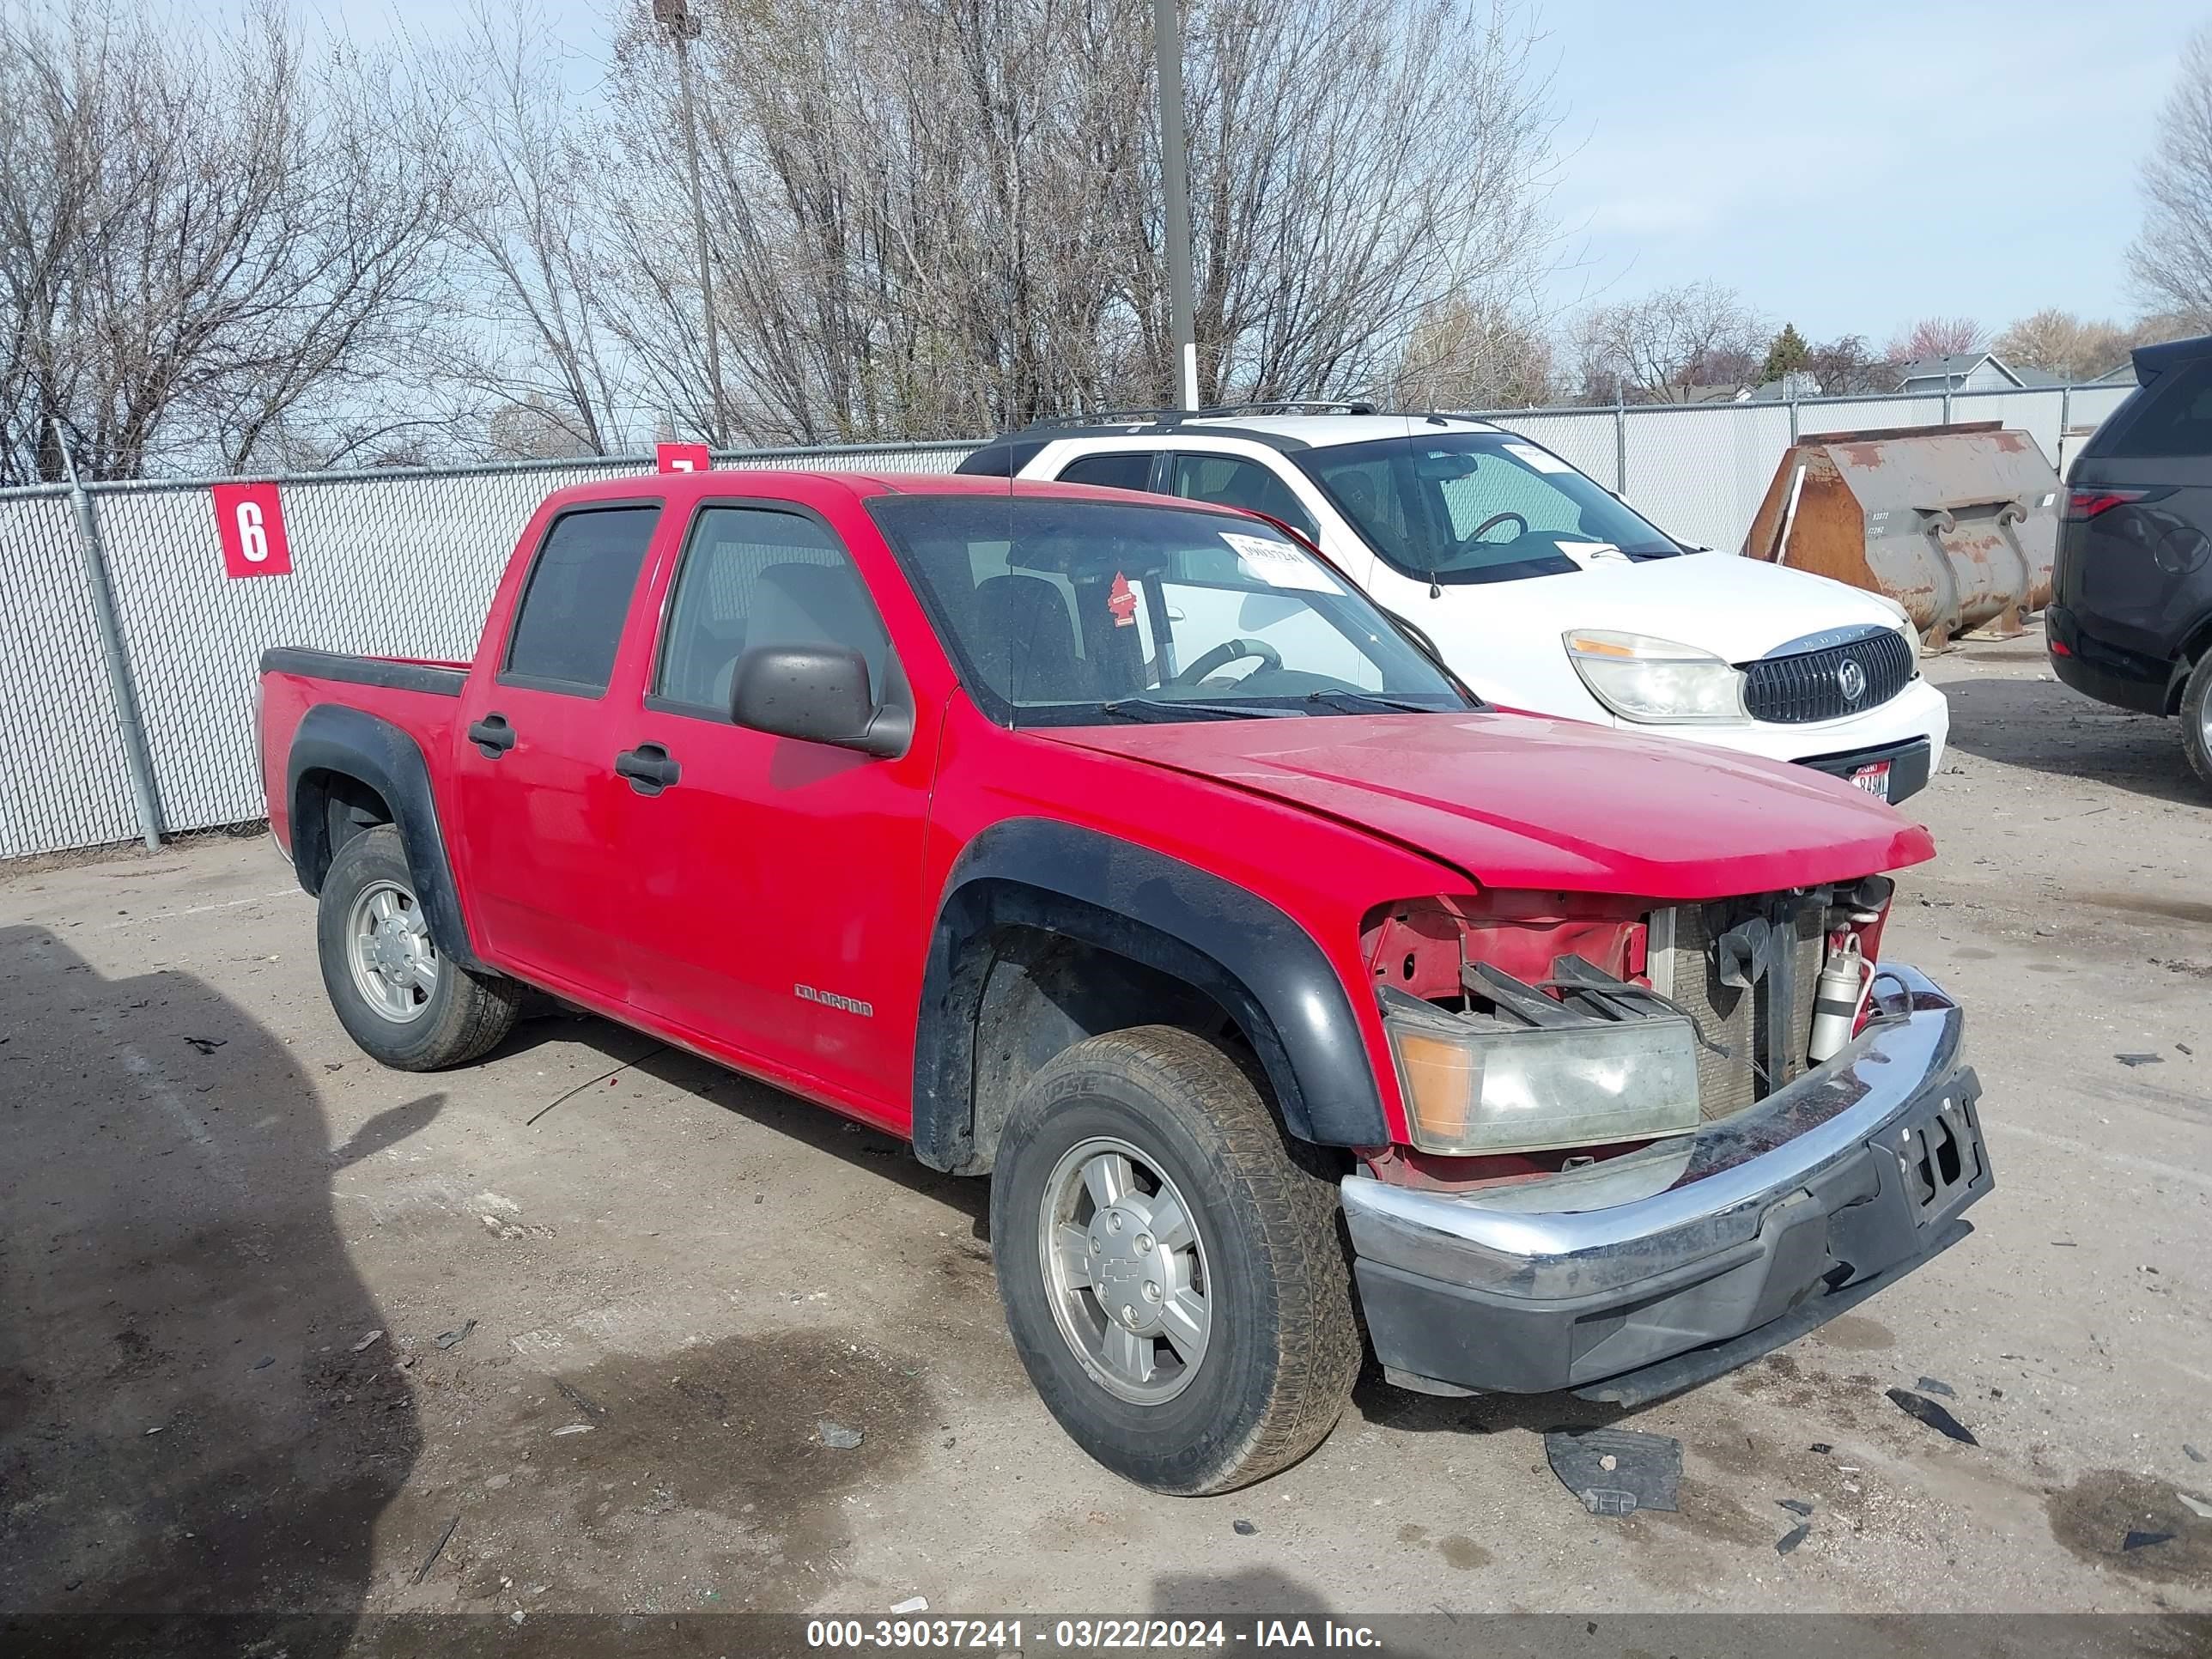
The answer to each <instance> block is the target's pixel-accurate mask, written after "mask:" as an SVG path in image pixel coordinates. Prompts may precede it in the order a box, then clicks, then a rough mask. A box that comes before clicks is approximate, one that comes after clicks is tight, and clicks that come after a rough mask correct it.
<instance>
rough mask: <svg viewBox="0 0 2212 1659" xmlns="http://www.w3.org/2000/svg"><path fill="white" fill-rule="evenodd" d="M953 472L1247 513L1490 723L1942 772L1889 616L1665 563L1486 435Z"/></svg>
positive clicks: (1192, 446) (1265, 440) (1041, 458)
mask: <svg viewBox="0 0 2212 1659" xmlns="http://www.w3.org/2000/svg"><path fill="white" fill-rule="evenodd" d="M1324 410H1326V411H1328V412H1322V411H1324ZM1307 411H1314V412H1307ZM959 470H960V471H963V472H969V473H987V474H991V475H994V476H1000V477H1022V478H1057V479H1060V480H1062V481H1064V482H1066V483H1089V484H1103V485H1107V486H1109V487H1113V488H1117V489H1139V490H1146V491H1150V492H1152V493H1155V494H1160V495H1183V496H1188V497H1191V498H1193V499H1194V500H1198V501H1219V502H1225V503H1227V504H1228V505H1231V506H1233V507H1248V508H1249V509H1251V510H1252V511H1254V512H1257V513H1265V514H1266V515H1267V517H1269V518H1271V519H1274V520H1279V522H1281V523H1282V524H1284V525H1286V526H1289V527H1290V528H1291V529H1292V530H1295V531H1297V532H1298V533H1299V534H1301V535H1303V536H1304V537H1306V538H1308V539H1309V540H1310V541H1312V542H1313V543H1314V544H1316V546H1317V547H1319V548H1320V549H1321V550H1322V553H1324V554H1325V555H1326V556H1328V558H1329V560H1330V561H1331V562H1334V564H1335V565H1336V566H1337V567H1338V568H1340V570H1342V571H1343V572H1344V573H1345V574H1346V575H1348V576H1350V577H1351V578H1352V580H1354V581H1356V582H1358V584H1359V585H1360V586H1363V587H1364V588H1365V589H1366V591H1367V592H1368V593H1369V595H1370V597H1372V598H1373V599H1376V601H1377V602H1378V603H1379V604H1381V605H1383V607H1384V608H1385V609H1387V610H1389V611H1393V612H1395V614H1396V615H1397V616H1399V617H1401V618H1403V619H1405V620H1406V621H1407V622H1410V623H1413V624H1414V626H1415V627H1416V628H1417V629H1419V631H1420V632H1421V633H1423V634H1425V635H1427V636H1428V637H1429V638H1430V639H1431V640H1432V641H1434V642H1435V644H1436V647H1437V649H1438V650H1439V651H1440V652H1441V653H1442V654H1443V658H1444V660H1445V661H1446V662H1447V663H1449V665H1450V666H1451V668H1452V669H1453V670H1454V671H1455V672H1456V673H1457V674H1458V675H1459V677H1460V678H1462V679H1463V680H1465V681H1466V682H1467V683H1468V685H1470V686H1471V687H1473V688H1474V690H1476V691H1478V692H1480V694H1481V695H1482V696H1484V697H1485V698H1486V699H1487V700H1489V701H1490V702H1495V703H1498V704H1499V705H1501V706H1503V707H1505V708H1519V709H1526V710H1528V711H1531V712H1534V713H1538V714H1558V715H1565V716H1567V717H1569V718H1571V719H1575V720H1590V721H1594V722H1596V723H1598V724H1601V725H1603V724H1608V723H1609V724H1612V725H1616V726H1626V727H1629V728H1632V729H1635V728H1642V729H1646V730H1652V731H1661V732H1669V733H1672V734H1674V735H1677V736H1680V737H1684V738H1692V739H1694V740H1696V741H1698V742H1700V743H1711V744H1721V745H1723V747H1726V748H1729V749H1735V750H1742V751H1743V752H1745V753H1747V754H1753V755H1759V756H1764V757H1767V758H1769V759H1771V760H1782V761H1796V762H1800V763H1803V764H1805V765H1808V766H1812V767H1814V768H1817V769H1819V770H1820V771H1823V772H1830V773H1833V774H1835V775H1838V776H1839V777H1844V778H1849V779H1850V780H1852V781H1854V782H1856V783H1857V784H1858V785H1859V786H1860V787H1863V788H1865V789H1867V790H1869V791H1870V792H1871V793H1875V794H1877V795H1881V796H1882V797H1883V798H1884V799H1888V800H1892V801H1898V800H1902V799H1905V796H1907V795H1909V794H1911V793H1913V792H1914V791H1915V790H1917V789H1918V788H1920V787H1922V786H1923V784H1925V783H1926V782H1927V781H1928V779H1929V776H1930V775H1932V774H1933V773H1934V772H1935V770H1936V769H1937V768H1938V767H1940V766H1941V765H1942V758H1943V743H1944V739H1945V738H1946V737H1947V736H1948V733H1949V731H1950V712H1949V708H1948V705H1947V704H1946V703H1945V702H1944V701H1943V694H1942V692H1940V691H1938V690H1936V688H1935V687H1934V686H1932V685H1929V684H1928V683H1927V682H1926V681H1925V680H1923V679H1922V678H1920V670H1919V640H1918V636H1917V635H1916V634H1915V633H1914V632H1913V629H1912V627H1911V623H1909V622H1907V621H1906V620H1905V613H1904V611H1903V609H1902V607H1900V606H1899V605H1895V604H1893V603H1892V602H1891V601H1890V600H1888V599H1884V598H1881V596H1879V595H1877V594H1873V593H1867V592H1861V591H1860V590H1859V589H1857V588H1854V587H1846V586H1844V585H1843V584H1842V583H1840V582H1835V581H1831V580H1828V579H1827V578H1826V577H1823V576H1814V575H1808V574H1806V573H1805V572H1803V571H1799V570H1790V569H1785V568H1782V567H1780V566H1778V565H1771V564H1765V563H1762V562H1759V561H1757V560H1750V559H1741V558H1736V557H1734V556H1730V555H1727V554H1716V553H1710V552H1705V551H1703V550H1695V549H1691V548H1686V547H1684V546H1683V545H1682V544H1680V543H1678V542H1676V541H1674V539H1673V538H1670V537H1668V536H1667V535H1665V534H1663V533H1662V532H1660V531H1658V530H1656V529H1655V528H1653V526H1651V525H1650V524H1649V523H1647V522H1646V521H1645V520H1644V519H1642V518H1640V517H1639V516H1638V514H1637V513H1635V512H1634V511H1632V509H1631V508H1629V507H1627V506H1626V504H1625V503H1623V502H1622V501H1620V500H1619V499H1618V498H1617V497H1616V496H1614V495H1613V493H1612V492H1611V491H1610V490H1608V489H1604V488H1603V487H1602V486H1601V485H1599V484H1597V483H1595V482H1593V481H1592V480H1591V479H1589V478H1588V477H1584V476H1583V474H1582V473H1580V472H1577V471H1576V470H1575V469H1574V468H1573V467H1572V466H1571V465H1568V464H1567V463H1566V462H1565V461H1563V460H1561V459H1559V457H1558V456H1557V455H1554V454H1553V453H1552V452H1551V451H1550V450H1548V449H1546V448H1545V447H1542V446H1541V444H1536V443H1532V442H1530V441H1528V440H1527V439H1525V438H1521V437H1517V436H1516V435H1514V434H1512V433H1510V432H1507V431H1504V430H1503V429H1502V428H1498V427H1495V426H1492V425H1491V424H1489V423H1488V422H1483V421H1477V420H1473V419H1470V418H1468V417H1467V416H1455V415H1385V414H1376V413H1374V412H1372V411H1371V410H1368V409H1366V408H1365V407H1364V405H1359V404H1351V405H1345V404H1331V405H1319V404H1269V405H1256V406H1254V407H1252V408H1250V409H1237V410H1204V411H1200V413H1197V414H1194V415H1179V414H1176V413H1174V412H1171V411H1170V412H1158V413H1155V412H1152V411H1144V412H1140V413H1139V414H1138V415H1136V416H1097V417H1095V418H1094V419H1091V420H1085V421H1081V422H1065V423H1056V424H1048V425H1043V426H1037V427H1031V428H1028V429H1026V430H1024V431H1021V432H1015V433H1010V434H1008V435H1006V436H1004V437H1000V438H998V439H994V441H992V442H990V443H989V444H987V445H985V446H984V447H982V448H981V449H979V450H978V451H976V452H975V454H973V455H971V456H969V458H968V459H966V460H965V461H963V462H962V463H961V465H960V469H959Z"/></svg>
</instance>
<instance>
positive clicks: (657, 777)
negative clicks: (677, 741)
mask: <svg viewBox="0 0 2212 1659" xmlns="http://www.w3.org/2000/svg"><path fill="white" fill-rule="evenodd" d="M615 771H616V772H617V774H618V775H621V776H623V777H625V778H628V779H629V787H631V788H633V789H635V790H636V791H637V793H639V794H641V795H657V794H659V793H660V792H661V791H662V790H664V789H665V788H667V787H668V786H669V785H670V784H671V783H673V782H675V781H676V780H677V779H678V778H679V777H681V776H682V775H683V772H684V769H683V768H682V767H680V766H678V765H677V763H675V762H674V761H672V760H671V759H669V758H668V751H667V750H665V749H663V748H662V747H661V746H660V745H659V744H657V743H641V744H638V746H637V747H636V748H635V749H625V750H623V751H622V753H621V754H619V755H617V756H616V757H615Z"/></svg>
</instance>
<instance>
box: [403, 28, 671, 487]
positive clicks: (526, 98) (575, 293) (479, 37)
mask: <svg viewBox="0 0 2212 1659" xmlns="http://www.w3.org/2000/svg"><path fill="white" fill-rule="evenodd" d="M426 55H427V57H428V63H429V64H430V65H431V66H432V73H433V75H434V76H435V81H436V83H437V85H438V87H439V88H440V91H441V94H442V95H443V96H444V97H445V98H446V99H447V100H450V103H451V105H452V107H453V109H454V110H455V111H456V112H457V117H456V118H457V125H458V131H457V134H456V138H457V143H458V144H459V150H460V155H461V156H462V157H463V159H464V163H465V165H464V167H463V173H464V176H465V178H466V179H467V181H468V183H467V185H466V192H467V193H466V196H465V199H464V200H463V201H462V202H460V203H459V204H458V211H457V212H456V215H455V221H454V229H453V240H454V243H455V248H456V252H457V255H458V257H457V259H456V262H455V264H456V270H455V273H454V275H455V281H456V284H457V289H458V292H459V297H460V301H461V304H462V307H463V309H464V310H465V313H466V315H467V316H468V318H469V319H470V320H471V323H472V324H473V325H474V326H472V327H471V328H468V329H465V330H463V331H459V337H457V338H456V339H455V340H454V341H453V346H452V349H451V353H450V356H449V357H448V369H449V374H451V376H452V378H453V380H455V381H457V382H458V383H459V384H458V385H457V386H456V387H455V388H454V390H455V391H457V392H464V393H465V394H468V395H469V397H470V401H471V409H472V412H473V413H477V414H479V415H481V416H483V418H486V419H487V420H488V422H489V428H488V429H489V435H490V447H491V449H492V452H493V453H495V454H498V455H501V456H507V457H515V458H520V457H524V456H540V455H558V454H611V453H617V452H620V451H622V450H624V449H627V448H628V447H629V446H630V445H631V443H632V442H633V441H635V436H636V435H635V432H634V430H633V428H634V427H635V424H636V416H637V407H636V399H635V392H634V389H633V388H632V387H631V386H630V384H629V368H630V365H629V362H627V353H626V352H625V350H624V349H623V346H622V344H621V343H620V341H619V339H618V338H617V336H616V334H615V332H614V330H613V326H612V319H611V316H610V315H609V311H608V306H607V303H606V301H605V298H604V289H605V267H606V264H607V261H608V258H609V257H610V249H609V247H608V246H607V237H606V215H605V202H606V201H607V199H608V198H609V197H611V196H614V195H616V194H617V193H619V192H620V191H623V189H625V188H627V186H628V181H627V180H626V179H624V178H623V176H622V174H621V173H620V172H619V170H618V169H617V167H616V166H615V165H614V164H613V161H612V159H611V145H610V144H609V143H608V142H607V134H606V133H605V131H604V123H603V122H602V121H600V120H599V119H598V118H596V117H595V115H594V114H593V113H592V112H591V111H590V110H589V109H588V108H587V107H586V104H585V102H584V100H582V99H581V98H580V97H579V96H578V95H577V94H575V93H574V91H572V90H571V88H570V84H569V79H568V75H567V73H566V71H567V70H568V67H569V64H568V60H567V59H566V58H565V56H564V54H563V53H562V52H561V50H560V49H559V47H558V46H557V44H556V41H555V40H554V37H553V35H552V33H551V32H550V28H549V27H548V26H547V24H546V21H545V17H544V13H543V12H542V11H541V10H540V9H538V5H537V4H536V3H535V0H520V3H519V4H512V5H510V6H508V7H507V9H503V10H502V9H495V6H494V4H493V3H491V0H477V4H476V5H475V6H474V7H473V8H472V9H471V10H470V11H469V12H468V13H467V14H465V17H464V19H463V21H462V27H461V30H460V33H459V37H458V38H457V39H455V40H448V41H443V42H438V43H435V44H434V45H433V46H432V47H431V49H430V50H429V52H428V53H427V54H426ZM479 406H481V407H479Z"/></svg>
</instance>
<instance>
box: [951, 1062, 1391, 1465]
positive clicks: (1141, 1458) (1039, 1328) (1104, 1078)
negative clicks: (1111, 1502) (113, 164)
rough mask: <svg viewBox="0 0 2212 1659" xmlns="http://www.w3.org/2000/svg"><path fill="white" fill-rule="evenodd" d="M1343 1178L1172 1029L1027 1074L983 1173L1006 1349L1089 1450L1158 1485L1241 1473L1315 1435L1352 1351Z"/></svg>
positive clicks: (1243, 1076) (1247, 1077) (1296, 1454)
mask: <svg viewBox="0 0 2212 1659" xmlns="http://www.w3.org/2000/svg"><path fill="white" fill-rule="evenodd" d="M1336 1214H1337V1199H1336V1183H1335V1181H1334V1178H1333V1177H1332V1176H1331V1175H1330V1173H1329V1172H1328V1169H1327V1168H1326V1164H1325V1161H1324V1159H1323V1158H1322V1155H1320V1154H1319V1153H1318V1152H1316V1150H1315V1149H1314V1148H1311V1147H1309V1146H1304V1145H1303V1144H1302V1143H1300V1142H1297V1141H1295V1140H1292V1139H1291V1138H1290V1137H1289V1136H1288V1135H1287V1134H1285V1132H1284V1130H1283V1127H1282V1126H1281V1124H1280V1123H1279V1121H1277V1120H1276V1117H1275V1115H1274V1114H1273V1112H1272V1111H1271V1110H1270V1109H1268V1106H1267V1102H1266V1100H1265V1099H1264V1098H1262V1097H1261V1091H1260V1087H1259V1085H1258V1084H1257V1082H1256V1081H1255V1077H1254V1075H1253V1073H1251V1071H1249V1069H1248V1068H1247V1067H1246V1066H1243V1065H1241V1064H1240V1063H1239V1062H1238V1061H1237V1060H1235V1059H1233V1058H1232V1057H1231V1055H1230V1054H1228V1053H1227V1052H1226V1051H1225V1050H1224V1049H1223V1048H1220V1047H1219V1046H1218V1045H1217V1044H1215V1043H1213V1042H1208V1041H1207V1040H1206V1039H1205V1038H1203V1037H1200V1036H1194V1035H1193V1034H1192V1033H1190V1032H1188V1031H1185V1030H1179V1029H1176V1028H1174V1027H1170V1026H1162V1025H1148V1026H1139V1027H1137V1028H1135V1029H1133V1030H1125V1031H1115V1032H1110V1033H1109V1034H1107V1035H1106V1036H1097V1037H1091V1038H1088V1039H1086V1040H1085V1041H1084V1042H1079V1043H1076V1044H1075V1045H1074V1046H1073V1047H1072V1048H1067V1049H1066V1050H1065V1051H1063V1052H1062V1053H1061V1054H1059V1055H1057V1056H1055V1057H1054V1059H1053V1060H1050V1061H1049V1062H1048V1063H1047V1064H1046V1065H1045V1066H1043V1067H1042V1069H1040V1070H1039V1071H1038V1073H1036V1076H1035V1077H1034V1078H1032V1079H1030V1083H1029V1085H1028V1086H1027V1087H1026V1088H1025V1089H1024V1091H1023V1092H1022V1095H1021V1097H1020V1099H1019V1100H1018V1102H1017V1103H1016V1104H1015V1107H1014V1109H1013V1110H1012V1113H1011V1114H1010V1115H1009V1116H1008V1118H1007V1121H1006V1128H1005V1132H1004V1133H1003V1135H1002V1137H1001V1139H1000V1143H999V1149H998V1154H997V1158H996V1161H995V1165H994V1174H993V1176H992V1178H991V1237H992V1248H993V1253H994V1256H995V1258H996V1261H997V1265H998V1277H999V1294H1000V1299H1001V1300H1002V1301H1003V1302H1004V1303H1005V1304H1006V1323H1007V1327H1008V1328H1009V1330H1010V1331H1011V1332H1012V1336H1013V1340H1014V1346H1015V1348H1016V1349H1017V1350H1018V1352H1019V1353H1020V1354H1021V1357H1022V1363H1023V1364H1024V1366H1026V1367H1027V1368H1028V1370H1029V1374H1030V1381H1031V1382H1032V1383H1034V1384H1035V1385H1036V1390H1037V1393H1038V1394H1039V1395H1041V1396H1042V1398H1043V1400H1044V1403H1045V1405H1046V1407H1048V1409H1049V1410H1050V1411H1051V1413H1052V1414H1053V1415H1054V1417H1055V1418H1057V1419H1059V1420H1060V1426H1061V1427H1062V1428H1064V1429H1066V1431H1067V1432H1068V1433H1069V1434H1070V1435H1071V1436H1072V1437H1073V1438H1074V1440H1075V1442H1076V1443H1077V1444H1078V1445H1079V1446H1081V1447H1082V1448H1083V1449H1084V1450H1085V1451H1086V1452H1088V1453H1090V1454H1091V1456H1092V1457H1094V1458H1096V1459H1097V1461H1098V1462H1101V1463H1103V1464H1104V1465H1105V1466H1106V1467H1107V1468H1109V1469H1112V1470H1113V1471H1114V1472H1115V1474H1120V1475H1122V1476H1125V1477H1126V1478H1127V1479H1128V1480H1133V1481H1135V1482H1136V1483H1137V1484H1138V1485H1139V1486H1146V1487H1150V1488H1151V1489H1152V1490H1153V1491H1155V1492H1172V1493H1178V1494H1187V1495H1194V1494H1198V1493H1203V1492H1225V1491H1228V1490H1230V1489H1231V1488H1232V1487H1236V1486H1245V1485H1248V1484H1249V1483H1250V1482H1252V1481H1255V1480H1260V1479H1261V1478H1262V1477H1264V1476H1266V1475H1269V1474H1273V1473H1274V1472H1275V1471H1276V1470H1278V1469H1280V1468H1285V1467H1286V1466H1288V1465H1289V1464H1291V1463H1294V1462H1297V1460H1298V1459H1299V1458H1301V1457H1303V1456H1304V1455H1306V1453H1308V1452H1310V1451H1311V1450H1312V1449H1314V1448H1315V1447H1316V1446H1317V1445H1319V1444H1320V1443H1321V1442H1322V1439H1323V1438H1324V1437H1326V1436H1327V1435H1328V1431H1329V1430H1330V1428H1331V1427H1332V1426H1334V1424H1335V1422H1336V1419H1337V1418H1338V1417H1339V1416H1340V1414H1341V1413H1342V1412H1343V1410H1344V1406H1345V1402H1346V1400H1347V1399H1348V1398H1349V1397H1350V1395H1351V1392H1352V1381H1353V1379H1354V1378H1355V1377H1356V1376H1358V1370H1359V1360H1360V1341H1359V1334H1358V1326H1357V1324H1356V1322H1354V1320H1353V1317H1352V1292H1351V1287H1350V1284H1349V1280H1348V1278H1347V1275H1346V1270H1345V1258H1344V1251H1343V1247H1342V1245H1341V1244H1340V1242H1339V1238H1338V1231H1337V1222H1336Z"/></svg>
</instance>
